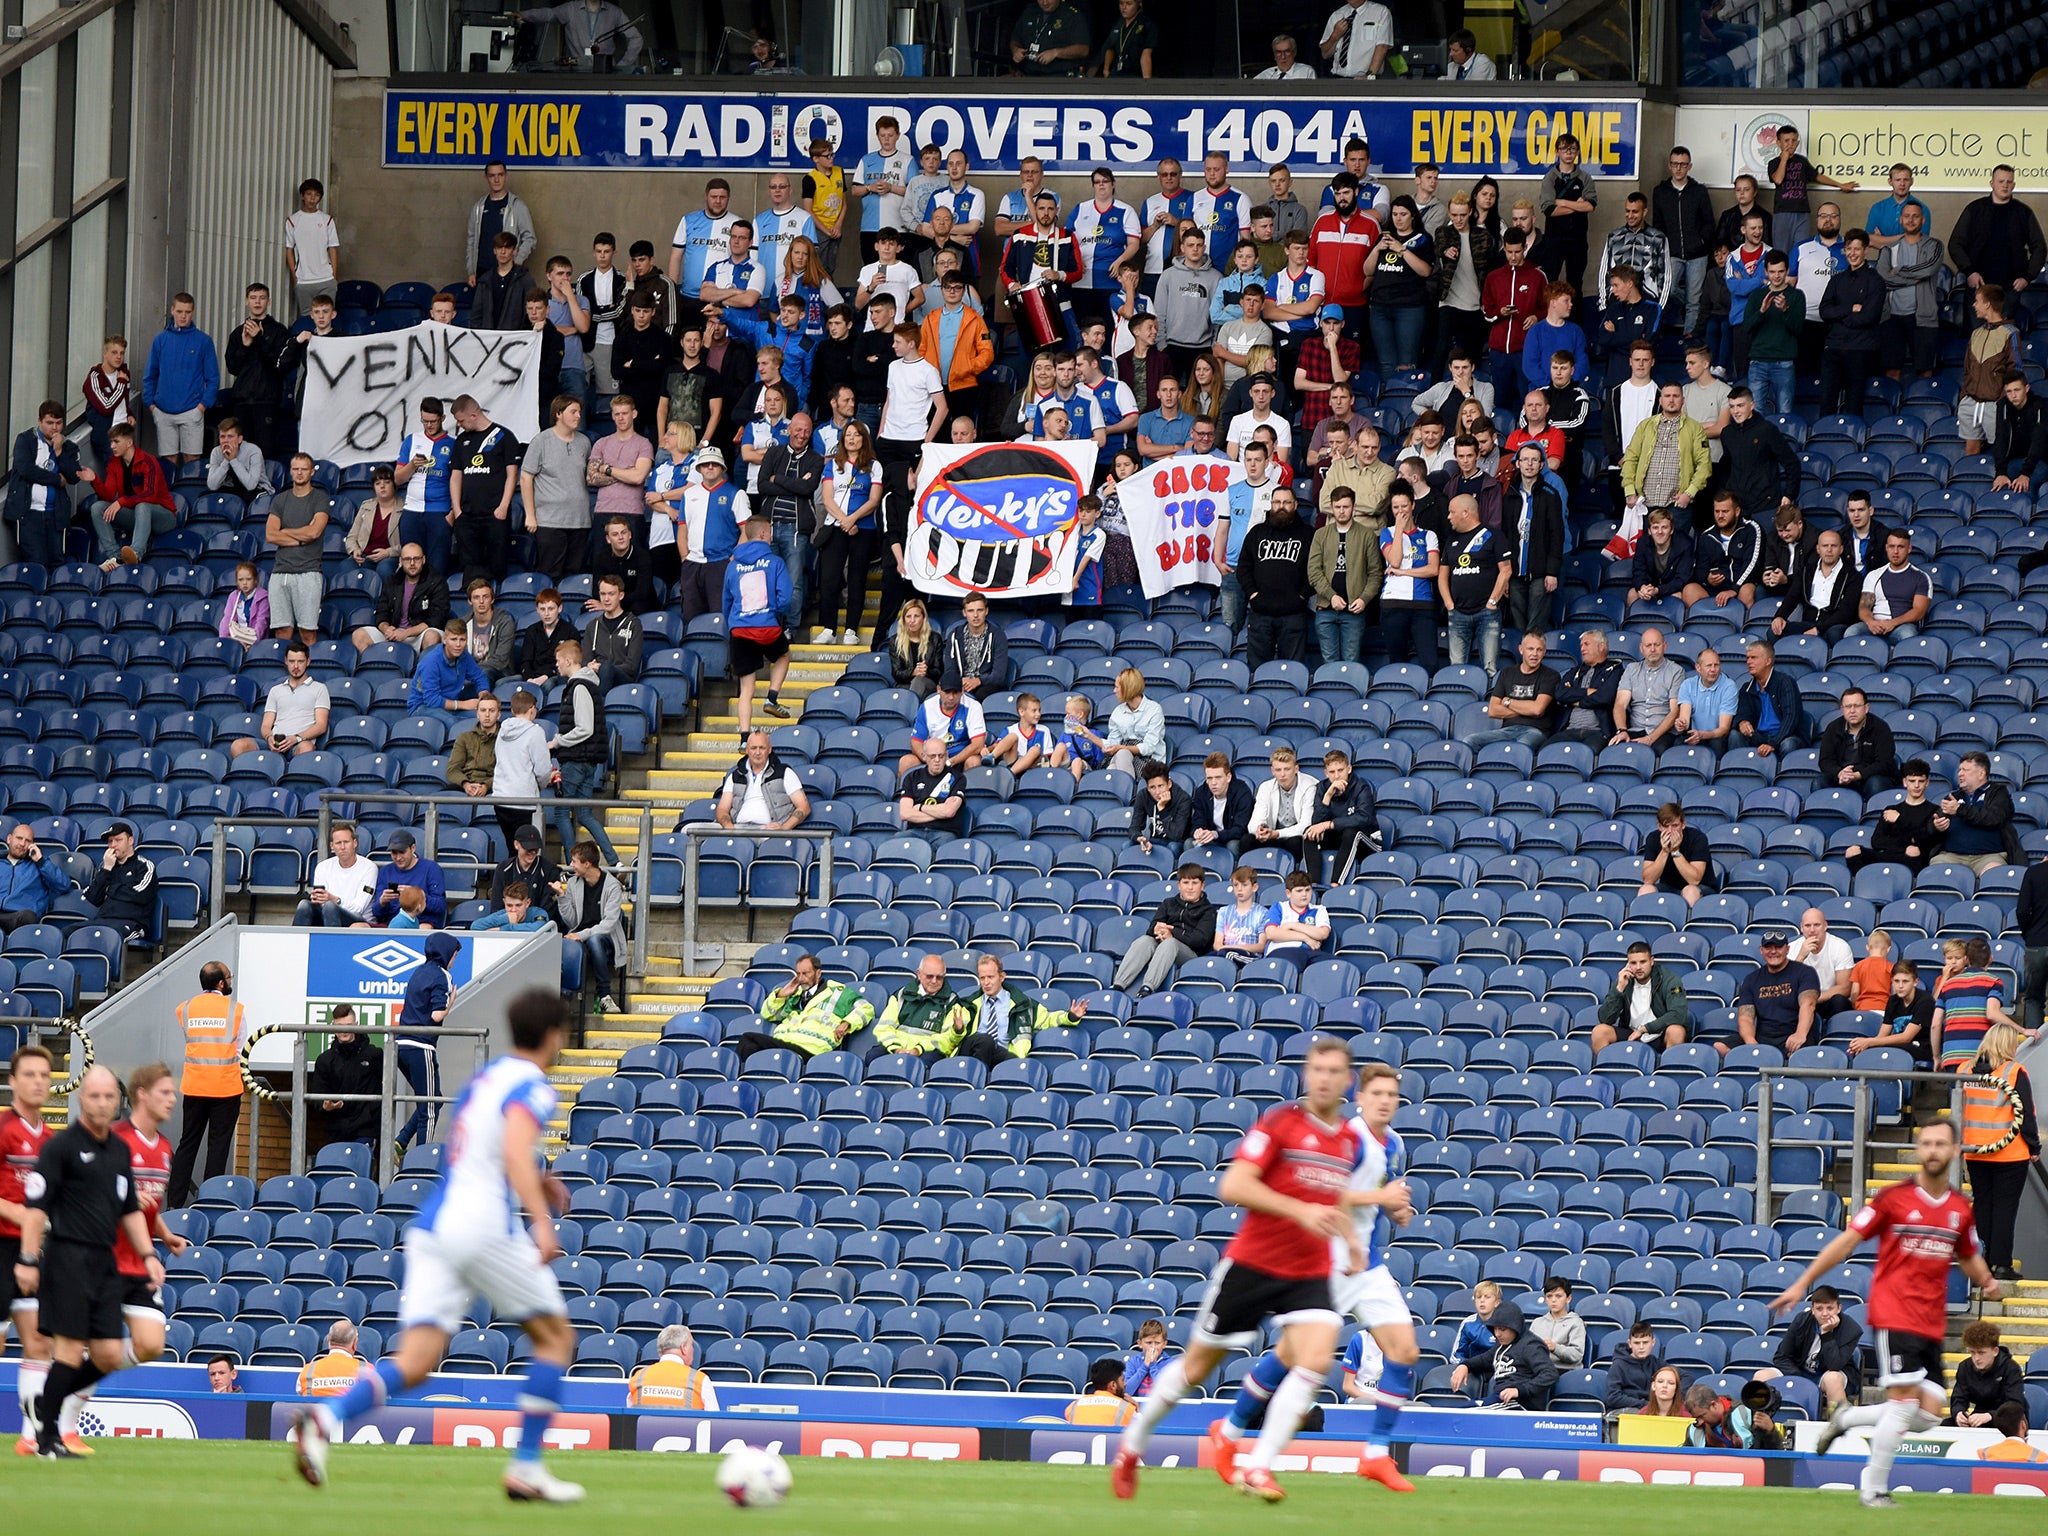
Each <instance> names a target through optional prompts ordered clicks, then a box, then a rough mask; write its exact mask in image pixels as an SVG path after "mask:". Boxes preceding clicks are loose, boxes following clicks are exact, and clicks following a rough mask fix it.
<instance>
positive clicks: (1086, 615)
mask: <svg viewBox="0 0 2048 1536" xmlns="http://www.w3.org/2000/svg"><path fill="white" fill-rule="evenodd" d="M1078 515H1079V519H1080V527H1079V529H1078V531H1077V532H1076V534H1075V542H1076V544H1077V546H1078V547H1077V549H1076V551H1075V554H1074V590H1073V591H1072V592H1070V593H1068V594H1067V595H1066V597H1065V598H1064V599H1062V601H1064V602H1065V603H1066V604H1067V606H1068V609H1069V611H1070V612H1071V614H1072V616H1073V617H1074V618H1077V619H1099V618H1101V617H1102V586H1103V583H1102V549H1103V546H1104V545H1105V544H1107V543H1108V542H1109V535H1108V534H1106V533H1104V532H1103V531H1102V498H1101V497H1100V496H1083V497H1082V498H1081V505H1080V508H1079V514H1078Z"/></svg>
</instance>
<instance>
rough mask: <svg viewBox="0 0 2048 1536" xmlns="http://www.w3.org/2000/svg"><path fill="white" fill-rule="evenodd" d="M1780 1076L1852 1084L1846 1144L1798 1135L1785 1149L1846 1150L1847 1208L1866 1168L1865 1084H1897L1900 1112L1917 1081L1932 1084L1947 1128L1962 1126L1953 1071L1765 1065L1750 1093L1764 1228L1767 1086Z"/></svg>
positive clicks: (1868, 1104)
mask: <svg viewBox="0 0 2048 1536" xmlns="http://www.w3.org/2000/svg"><path fill="white" fill-rule="evenodd" d="M1780 1078H1784V1079H1791V1080H1794V1081H1797V1080H1801V1079H1813V1080H1819V1081H1823V1082H1830V1083H1839V1082H1841V1081H1842V1080H1844V1079H1845V1078H1846V1079H1848V1080H1849V1081H1851V1082H1852V1083H1853V1084H1854V1085H1855V1098H1854V1100H1853V1101H1852V1105H1851V1109H1852V1114H1851V1119H1850V1126H1849V1136H1848V1138H1847V1139H1846V1141H1845V1140H1844V1139H1843V1138H1841V1137H1839V1136H1837V1137H1831V1138H1829V1139H1828V1140H1826V1141H1821V1140H1818V1139H1809V1138H1805V1137H1802V1138H1800V1139H1799V1140H1798V1141H1796V1142H1787V1143H1786V1145H1787V1146H1788V1147H1790V1146H1801V1147H1827V1148H1828V1149H1829V1150H1830V1151H1837V1150H1840V1149H1842V1148H1843V1147H1846V1148H1847V1149H1848V1153H1849V1204H1850V1205H1851V1206H1852V1207H1853V1206H1855V1205H1856V1204H1857V1203H1858V1202H1860V1201H1861V1200H1862V1198H1863V1188H1864V1177H1865V1175H1866V1173H1867V1172H1868V1170H1869V1166H1870V1156H1869V1153H1870V1131H1871V1114H1872V1110H1873V1109H1874V1107H1875V1106H1874V1101H1873V1097H1872V1094H1871V1086H1872V1085H1873V1084H1875V1083H1898V1084H1900V1085H1901V1093H1902V1094H1903V1095H1904V1097H1903V1099H1902V1103H1901V1107H1902V1108H1911V1107H1912V1099H1913V1088H1914V1086H1916V1085H1918V1084H1920V1083H1934V1084H1938V1085H1940V1086H1941V1087H1943V1088H1944V1089H1946V1090H1947V1092H1948V1100H1949V1117H1950V1124H1952V1125H1958V1126H1960V1125H1961V1124H1962V1123H1963V1088H1964V1086H1965V1084H1966V1083H1967V1081H1968V1079H1967V1078H1966V1077H1963V1076H1959V1075H1958V1074H1956V1073H1954V1072H1888V1071H1881V1070H1873V1069H1869V1068H1850V1069H1848V1070H1843V1069H1840V1068H1829V1067H1765V1068H1763V1069H1762V1071H1761V1072H1760V1073H1759V1074H1758V1078H1757V1093H1756V1216H1757V1220H1758V1221H1759V1222H1761V1223H1763V1224H1764V1225H1766V1226H1768V1225H1769V1224H1770V1220H1771V1145H1772V1140H1773V1137H1772V1130H1773V1121H1774V1120H1775V1118H1776V1106H1775V1105H1774V1103H1773V1102H1772V1098H1773V1095H1772V1091H1771V1084H1772V1083H1773V1081H1775V1080H1777V1079H1780ZM1962 1171H1963V1170H1962V1154H1961V1152H1960V1151H1958V1152H1957V1154H1956V1162H1955V1166H1954V1167H1953V1168H1952V1169H1951V1170H1950V1177H1951V1178H1952V1179H1956V1180H1958V1181H1959V1180H1960V1179H1961V1177H1962Z"/></svg>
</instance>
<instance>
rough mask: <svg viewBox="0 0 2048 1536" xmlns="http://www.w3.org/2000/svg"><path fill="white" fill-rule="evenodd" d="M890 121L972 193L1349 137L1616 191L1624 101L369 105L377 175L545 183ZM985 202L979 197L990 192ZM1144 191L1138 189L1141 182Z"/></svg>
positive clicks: (1411, 153)
mask: <svg viewBox="0 0 2048 1536" xmlns="http://www.w3.org/2000/svg"><path fill="white" fill-rule="evenodd" d="M884 117H893V118H895V119H896V121H897V123H898V125H899V126H900V127H901V129H902V130H903V142H905V143H906V144H915V145H920V146H922V145H925V144H936V145H938V146H939V148H940V149H941V150H942V151H946V152H950V151H952V150H955V149H958V150H960V151H962V152H963V153H964V154H965V155H966V156H967V159H968V163H969V164H971V165H972V166H973V167H974V168H975V174H976V176H977V177H978V178H982V179H983V180H984V182H985V180H986V178H987V177H988V176H990V175H992V174H999V173H1009V172H1013V171H1015V170H1016V169H1017V164H1018V162H1019V161H1020V160H1023V159H1024V158H1026V157H1027V156H1035V157H1037V158H1038V159H1041V160H1043V161H1044V162H1045V165H1046V168H1047V169H1048V170H1051V171H1068V172H1086V171H1088V170H1089V169H1091V168H1092V167H1094V166H1098V165H1106V166H1108V167H1109V168H1110V169H1112V170H1116V171H1137V172H1142V173H1143V174H1145V175H1147V176H1149V175H1150V174H1151V172H1152V169H1153V167H1154V165H1155V164H1156V163H1157V162H1158V161H1159V160H1160V159H1162V158H1163V157H1166V156H1172V157H1173V158H1175V159H1178V160H1180V161H1181V162H1182V163H1183V164H1186V165H1189V166H1199V165H1200V164H1201V161H1202V157H1203V156H1204V155H1205V154H1209V153H1220V154H1222V155H1225V156H1227V157H1228V158H1229V160H1230V163H1231V166H1232V168H1233V169H1236V170H1241V171H1254V172H1263V171H1264V170H1265V168H1266V167H1267V166H1269V165H1271V164H1273V163H1275V162H1277V161H1281V160H1285V161H1288V162H1289V163H1290V164H1291V165H1292V166H1293V168H1294V171H1295V173H1296V174H1297V175H1308V176H1312V177H1313V176H1316V175H1328V174H1330V173H1331V172H1333V171H1335V170H1337V169H1338V168H1339V167H1340V166H1341V165H1342V164H1343V160H1344V142H1345V140H1347V139H1352V138H1363V139H1366V140H1367V141H1369V142H1370V143H1371V145H1372V148H1373V162H1374V164H1375V165H1376V166H1377V167H1379V168H1380V169H1381V170H1382V171H1384V172H1386V173H1389V174H1393V175H1403V176H1405V175H1408V174H1410V173H1411V172H1412V171H1413V170H1414V168H1415V167H1416V166H1417V165H1419V164H1421V163H1423V162H1424V161H1432V160H1433V161H1435V162H1436V163H1437V164H1438V165H1439V166H1441V167H1442V168H1443V173H1444V176H1445V178H1446V179H1447V180H1456V179H1458V178H1461V177H1473V176H1487V175H1490V176H1525V177H1533V176H1541V175H1542V174H1543V173H1544V171H1546V170H1547V169H1549V167H1550V165H1551V164H1552V162H1553V161H1555V159H1556V158H1557V151H1556V141H1557V139H1558V138H1559V136H1560V135H1563V134H1566V133H1570V134H1573V135H1575V136H1576V137H1577V138H1578V141H1579V146H1580V154H1581V156H1582V158H1583V160H1584V162H1585V163H1586V164H1587V165H1588V166H1589V167H1590V168H1591V169H1592V170H1593V172H1594V173H1595V174H1596V175H1601V176H1617V177H1622V178H1624V179H1626V178H1632V177H1633V176H1634V175H1635V174H1636V141H1637V137H1638V134H1639V130H1640V126H1641V114H1640V107H1639V104H1638V103H1636V102H1634V101H1627V100H1618V99H1612V98H1592V99H1588V98H1572V97H1559V98H1556V99H1545V98H1542V97H1530V96H1507V95H1502V96H1475V95H1466V94H1464V93H1460V94H1458V95H1456V96H1446V97H1443V98H1440V99H1437V98H1430V97H1402V98H1393V97H1388V98H1384V99H1369V98H1361V97H1358V96H1339V95H1331V94H1318V93H1307V94H1301V95H1296V94H1294V93H1293V92H1291V91H1290V92H1287V93H1286V94H1285V95H1280V94H1278V93H1276V94H1275V95H1274V96H1273V97H1271V98H1264V99H1255V100H1252V101H1249V102H1242V101H1241V103H1240V104H1238V105H1231V104H1229V103H1228V102H1226V101H1219V100H1218V99H1217V98H1216V97H1215V96H1214V95H1213V94H1212V95H1207V96H1203V95H1186V96H1180V95H1162V96H1155V95H1151V94H1149V93H1148V94H1146V95H1145V96H1143V97H1141V98H1139V99H1137V100H1135V101H1125V102H1120V103H1110V104H1106V105H1098V104H1096V103H1095V102H1093V101H1090V100H1086V99H1083V98H1079V97H1076V96H1073V95H1070V94H1067V93H1057V94H1055V93H1052V92H1046V93H1044V94H1031V93H1028V92H1018V93H1014V94H1013V93H1009V92H1002V93H992V94H989V95H979V94H977V95H972V96H965V95H961V94H959V93H958V92H956V91H954V90H953V89H951V87H950V85H948V84H938V85H929V86H922V87H918V86H905V87H904V88H903V89H900V90H898V91H897V92H895V93H894V94H893V95H889V96H872V95H862V94H853V93H849V94H838V93H830V94H827V93H820V94H817V95H809V94H806V93H804V92H802V91H788V92H782V93H778V94H775V95H767V94H758V95H749V94H746V93H743V92H734V93H731V94H727V93H724V92H719V93H716V94H713V93H710V92H693V91H676V92H660V91H647V92H637V93H636V92H632V91H625V90H621V91H616V92H600V91H548V90H541V91H504V90H486V91H419V90H397V89H394V90H387V91H386V92H385V93H384V163H385V164H386V165H389V166H447V167H459V168H461V169H463V170H466V171H474V170H475V169H476V167H477V166H478V165H479V164H481V163H482V162H484V161H486V160H503V161H505V162H506V163H507V164H508V165H512V166H532V167H535V168H539V169H548V170H664V171H767V170H776V169H790V168H802V169H808V168H809V166H810V163H811V157H810V146H811V142H812V140H814V139H820V138H822V139H825V140H827V141H829V142H830V143H831V145H832V146H833V149H834V151H835V152H836V154H837V158H838V160H839V162H840V163H841V164H842V165H851V164H852V163H853V162H855V161H857V160H858V159H859V157H860V156H861V155H863V154H866V153H867V152H868V151H870V150H872V149H874V148H876V147H877V146H876V142H875V134H874V125H875V123H876V122H877V120H879V119H881V118H884ZM998 190H1001V189H998V188H995V187H991V186H987V185H985V184H984V186H983V191H985V192H988V193H989V194H990V195H991V196H993V195H995V193H996V192H997V191H998ZM1146 190H1147V191H1148V192H1149V191H1150V190H1151V189H1150V188H1149V187H1148V188H1146Z"/></svg>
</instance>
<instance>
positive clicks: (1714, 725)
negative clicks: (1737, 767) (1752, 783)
mask: <svg viewBox="0 0 2048 1536" xmlns="http://www.w3.org/2000/svg"><path fill="white" fill-rule="evenodd" d="M1692 667H1693V671H1692V676H1691V677H1688V678H1687V679H1686V680H1685V681H1684V682H1683V683H1681V684H1679V686H1678V719H1677V721H1676V723H1674V724H1673V726H1672V728H1671V734H1672V736H1673V738H1674V740H1675V742H1676V743H1677V744H1679V745H1683V746H1688V747H1706V748H1709V749H1710V750H1712V751H1713V752H1715V753H1716V754H1718V753H1721V752H1725V751H1727V750H1728V738H1729V737H1730V736H1732V735H1733V734H1734V733H1735V709H1736V700H1737V698H1738V696H1739V690H1738V689H1737V688H1736V686H1735V679H1734V678H1732V677H1729V676H1728V675H1727V674H1726V673H1724V672H1723V671H1722V670H1721V653H1720V652H1719V651H1717V650H1715V649H1714V648H1713V647H1712V646H1707V647H1705V648H1703V649H1702V650H1701V651H1700V653H1699V655H1697V656H1695V657H1694V658H1693V663H1692Z"/></svg>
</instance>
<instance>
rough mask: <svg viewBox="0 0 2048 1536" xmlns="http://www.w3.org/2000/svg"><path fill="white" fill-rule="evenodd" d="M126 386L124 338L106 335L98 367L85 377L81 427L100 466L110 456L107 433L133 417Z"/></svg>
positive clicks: (127, 382)
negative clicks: (82, 426)
mask: <svg viewBox="0 0 2048 1536" xmlns="http://www.w3.org/2000/svg"><path fill="white" fill-rule="evenodd" d="M128 385H129V380H128V342H127V339H126V338H125V337H121V336H109V337H108V338H107V339H106V340H105V341H104V342H103V343H101V345H100V365H99V367H97V368H94V369H92V370H91V371H89V372H88V373H87V374H86V376H85V427H86V431H87V432H88V433H89V434H90V435H91V437H92V451H93V456H94V457H95V458H97V459H98V460H99V462H100V466H101V467H102V468H104V467H105V466H106V462H107V460H108V459H110V458H112V457H113V456H114V449H113V445H112V444H111V443H109V442H108V441H107V433H108V432H109V431H110V430H111V429H112V428H113V426H114V424H115V423H116V422H122V421H132V420H134V418H135V405H134V402H133V400H132V399H131V398H130V395H129V389H128Z"/></svg>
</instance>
